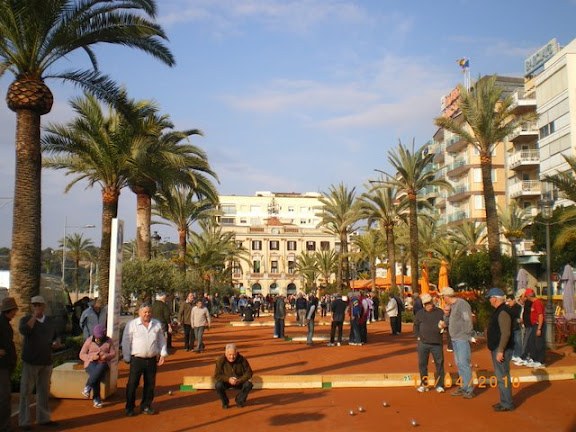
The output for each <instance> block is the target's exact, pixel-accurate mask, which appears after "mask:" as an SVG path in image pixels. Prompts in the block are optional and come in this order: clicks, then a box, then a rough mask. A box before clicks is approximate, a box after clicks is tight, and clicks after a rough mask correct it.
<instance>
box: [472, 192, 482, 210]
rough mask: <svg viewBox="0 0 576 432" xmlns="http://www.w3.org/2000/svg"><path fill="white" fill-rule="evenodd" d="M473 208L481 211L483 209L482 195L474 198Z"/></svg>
mask: <svg viewBox="0 0 576 432" xmlns="http://www.w3.org/2000/svg"><path fill="white" fill-rule="evenodd" d="M474 208H475V209H476V210H482V209H483V208H484V197H483V196H482V195H476V196H474Z"/></svg>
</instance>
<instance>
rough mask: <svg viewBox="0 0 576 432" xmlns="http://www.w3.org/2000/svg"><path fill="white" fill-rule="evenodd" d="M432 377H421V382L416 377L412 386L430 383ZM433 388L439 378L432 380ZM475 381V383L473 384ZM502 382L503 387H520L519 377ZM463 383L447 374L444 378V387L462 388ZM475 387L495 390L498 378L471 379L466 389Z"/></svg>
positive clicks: (505, 379)
mask: <svg viewBox="0 0 576 432" xmlns="http://www.w3.org/2000/svg"><path fill="white" fill-rule="evenodd" d="M432 378H433V377H428V376H423V377H422V379H421V380H419V379H418V378H417V377H414V386H415V387H418V386H419V385H420V382H423V383H428V382H432ZM433 381H434V387H437V386H438V385H439V384H440V377H436V378H435V379H434V380H433ZM474 381H476V382H474ZM502 382H503V383H504V387H512V388H518V387H520V378H519V377H507V376H505V377H502ZM463 386H464V381H463V380H462V377H458V378H457V379H456V380H453V379H452V376H451V375H450V374H449V373H447V374H446V376H445V377H444V387H445V388H450V387H463ZM473 386H476V387H478V388H496V387H498V378H497V377H496V375H490V376H484V375H480V376H478V377H477V378H476V380H474V379H472V380H471V382H469V383H468V385H467V386H466V387H473Z"/></svg>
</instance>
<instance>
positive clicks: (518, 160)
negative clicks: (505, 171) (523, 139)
mask: <svg viewBox="0 0 576 432" xmlns="http://www.w3.org/2000/svg"><path fill="white" fill-rule="evenodd" d="M538 164H540V150H538V149H529V150H521V151H519V152H515V153H513V154H512V155H511V156H510V168H511V169H515V168H518V167H520V166H527V165H538Z"/></svg>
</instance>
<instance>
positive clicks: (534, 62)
mask: <svg viewBox="0 0 576 432" xmlns="http://www.w3.org/2000/svg"><path fill="white" fill-rule="evenodd" d="M558 51H560V45H559V44H558V42H557V41H556V39H555V38H554V39H552V40H551V41H550V42H548V43H547V44H546V45H544V46H543V47H542V48H540V49H539V50H538V51H536V52H535V53H534V54H532V55H531V56H530V57H528V58H527V59H526V60H524V74H525V75H533V74H534V72H535V71H536V70H537V69H539V68H540V67H542V66H544V63H546V61H548V60H549V59H551V58H552V56H554V54H556V53H557V52H558Z"/></svg>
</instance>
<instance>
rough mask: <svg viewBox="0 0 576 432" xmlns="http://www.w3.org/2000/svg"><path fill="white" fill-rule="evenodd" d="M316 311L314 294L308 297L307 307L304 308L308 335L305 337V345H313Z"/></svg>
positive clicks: (316, 304) (316, 305)
mask: <svg viewBox="0 0 576 432" xmlns="http://www.w3.org/2000/svg"><path fill="white" fill-rule="evenodd" d="M316 311H318V298H317V297H316V296H315V295H314V294H310V296H309V297H308V307H307V308H306V324H307V325H308V334H307V336H306V345H312V344H313V341H312V340H313V338H314V319H315V318H316Z"/></svg>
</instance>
